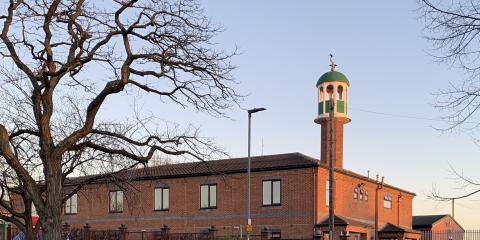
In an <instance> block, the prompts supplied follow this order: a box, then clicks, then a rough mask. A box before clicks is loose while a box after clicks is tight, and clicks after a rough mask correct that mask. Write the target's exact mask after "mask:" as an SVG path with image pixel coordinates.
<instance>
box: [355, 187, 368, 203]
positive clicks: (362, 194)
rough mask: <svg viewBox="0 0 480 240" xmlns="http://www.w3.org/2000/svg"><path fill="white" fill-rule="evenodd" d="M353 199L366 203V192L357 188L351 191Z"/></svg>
mask: <svg viewBox="0 0 480 240" xmlns="http://www.w3.org/2000/svg"><path fill="white" fill-rule="evenodd" d="M353 199H358V200H363V201H368V191H367V190H365V189H363V188H358V187H357V188H355V189H353Z"/></svg>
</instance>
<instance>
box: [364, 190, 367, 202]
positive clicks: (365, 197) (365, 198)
mask: <svg viewBox="0 0 480 240" xmlns="http://www.w3.org/2000/svg"><path fill="white" fill-rule="evenodd" d="M363 200H365V201H368V191H367V190H365V196H364V197H363Z"/></svg>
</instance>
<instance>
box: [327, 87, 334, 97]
mask: <svg viewBox="0 0 480 240" xmlns="http://www.w3.org/2000/svg"><path fill="white" fill-rule="evenodd" d="M327 93H328V97H329V98H332V95H333V85H328V87H327Z"/></svg>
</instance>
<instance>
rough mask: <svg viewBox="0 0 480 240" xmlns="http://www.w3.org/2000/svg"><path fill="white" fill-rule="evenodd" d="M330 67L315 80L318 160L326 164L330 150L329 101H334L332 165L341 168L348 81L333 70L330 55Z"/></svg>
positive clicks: (346, 119) (333, 64)
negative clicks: (318, 126)
mask: <svg viewBox="0 0 480 240" xmlns="http://www.w3.org/2000/svg"><path fill="white" fill-rule="evenodd" d="M330 61H331V65H330V67H331V69H330V71H329V72H326V73H325V74H323V75H322V76H321V77H320V78H319V79H318V81H317V90H318V116H317V118H316V119H315V123H318V124H320V125H321V129H322V135H321V152H320V162H321V163H323V164H327V165H328V161H329V152H330V137H331V136H330V131H329V129H330V116H329V111H330V106H331V105H330V102H331V100H333V101H334V103H335V104H333V105H334V109H333V112H334V117H333V119H334V120H333V121H334V124H333V125H334V129H333V135H334V138H333V141H334V145H333V146H334V154H333V156H334V157H333V158H334V165H335V168H343V125H345V124H346V123H349V122H350V118H349V117H348V108H347V107H348V87H349V86H350V83H349V82H348V79H347V77H346V76H345V75H343V74H342V73H341V72H338V71H336V70H335V67H336V66H337V65H336V64H335V63H334V62H333V61H332V55H330Z"/></svg>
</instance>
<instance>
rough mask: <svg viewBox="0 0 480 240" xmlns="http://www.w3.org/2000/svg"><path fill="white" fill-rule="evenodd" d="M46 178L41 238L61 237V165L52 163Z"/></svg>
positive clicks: (54, 238)
mask: <svg viewBox="0 0 480 240" xmlns="http://www.w3.org/2000/svg"><path fill="white" fill-rule="evenodd" d="M46 176H48V178H46V184H47V191H46V199H45V211H44V214H45V216H43V221H44V222H43V223H42V231H43V233H41V234H43V239H45V240H46V239H48V240H61V239H62V206H63V204H62V198H63V192H62V171H61V165H60V164H58V165H53V166H52V167H51V168H50V171H49V173H48V175H46Z"/></svg>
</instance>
